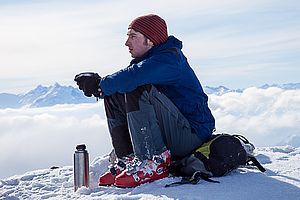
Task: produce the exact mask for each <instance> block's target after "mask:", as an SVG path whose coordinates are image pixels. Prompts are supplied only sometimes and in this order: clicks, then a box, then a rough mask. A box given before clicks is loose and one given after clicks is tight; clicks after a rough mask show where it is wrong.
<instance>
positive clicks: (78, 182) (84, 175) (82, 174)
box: [74, 144, 89, 192]
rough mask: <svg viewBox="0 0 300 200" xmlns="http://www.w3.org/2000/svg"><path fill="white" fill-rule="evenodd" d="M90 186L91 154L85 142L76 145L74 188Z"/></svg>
mask: <svg viewBox="0 0 300 200" xmlns="http://www.w3.org/2000/svg"><path fill="white" fill-rule="evenodd" d="M81 186H85V187H89V154H88V152H87V150H86V146H85V144H80V145H77V146H76V151H75V153H74V189H75V192H76V190H77V189H78V188H80V187H81Z"/></svg>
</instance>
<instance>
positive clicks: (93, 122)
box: [0, 103, 111, 177]
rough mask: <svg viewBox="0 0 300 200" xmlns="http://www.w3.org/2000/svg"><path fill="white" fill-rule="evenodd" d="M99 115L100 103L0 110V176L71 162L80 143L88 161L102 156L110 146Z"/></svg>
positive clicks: (101, 116) (105, 128) (101, 113)
mask: <svg viewBox="0 0 300 200" xmlns="http://www.w3.org/2000/svg"><path fill="white" fill-rule="evenodd" d="M103 114H104V113H103V105H102V104H101V103H98V104H82V105H63V106H54V107H51V108H34V109H4V110H0V127H1V133H0V146H1V151H0V163H2V164H1V166H0V177H2V176H4V175H7V176H8V175H12V174H17V173H23V172H25V171H27V170H30V169H37V168H49V167H51V166H63V165H72V163H73V160H72V159H73V152H74V150H75V147H76V145H77V144H81V143H85V144H86V145H87V149H88V151H89V153H90V159H91V160H92V159H93V158H95V157H96V156H99V155H105V154H106V153H108V152H109V151H110V150H111V145H110V136H109V133H108V130H107V125H106V119H105V118H104V115H103ZM3 163H6V164H3Z"/></svg>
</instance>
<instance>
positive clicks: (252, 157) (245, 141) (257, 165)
mask: <svg viewBox="0 0 300 200" xmlns="http://www.w3.org/2000/svg"><path fill="white" fill-rule="evenodd" d="M233 136H234V137H236V138H238V139H240V140H241V141H242V142H244V143H245V144H250V145H252V146H253V144H251V143H250V142H249V140H247V138H245V137H244V136H243V135H237V134H236V135H233ZM253 147H254V146H253ZM248 159H249V161H251V162H252V163H253V165H254V166H256V167H257V168H258V169H259V170H260V171H261V172H265V171H266V169H265V168H264V167H263V166H262V165H261V164H260V163H259V162H258V160H257V159H256V158H255V157H254V156H253V155H249V154H248ZM249 161H248V162H249Z"/></svg>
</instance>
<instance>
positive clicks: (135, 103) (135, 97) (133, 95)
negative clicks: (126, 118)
mask: <svg viewBox="0 0 300 200" xmlns="http://www.w3.org/2000/svg"><path fill="white" fill-rule="evenodd" d="M151 87H152V85H151V84H147V85H142V86H139V87H137V88H136V89H135V90H133V91H131V92H128V93H126V94H125V106H126V112H127V113H128V112H133V111H138V110H139V109H140V108H139V100H141V96H142V95H143V94H144V92H150V90H151Z"/></svg>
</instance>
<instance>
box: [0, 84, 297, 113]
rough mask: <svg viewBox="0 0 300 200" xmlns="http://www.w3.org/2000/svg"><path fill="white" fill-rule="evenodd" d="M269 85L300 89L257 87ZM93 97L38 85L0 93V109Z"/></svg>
mask: <svg viewBox="0 0 300 200" xmlns="http://www.w3.org/2000/svg"><path fill="white" fill-rule="evenodd" d="M269 87H277V88H281V89H284V90H295V89H300V83H288V84H282V85H279V84H273V85H268V84H265V85H263V86H261V87H259V88H262V89H267V88H269ZM243 90H244V89H236V90H233V89H229V88H227V87H225V86H219V87H209V86H205V87H204V91H205V92H206V94H216V95H223V94H225V93H228V92H243ZM92 102H95V98H87V97H86V96H84V95H83V93H82V91H80V90H79V89H78V88H74V87H72V86H63V85H60V84H58V83H55V84H54V85H52V86H49V87H46V86H42V85H39V86H37V87H36V88H35V89H33V90H31V91H29V92H28V93H25V94H10V93H0V109H1V108H20V107H24V106H26V107H45V106H53V105H56V104H80V103H92Z"/></svg>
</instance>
